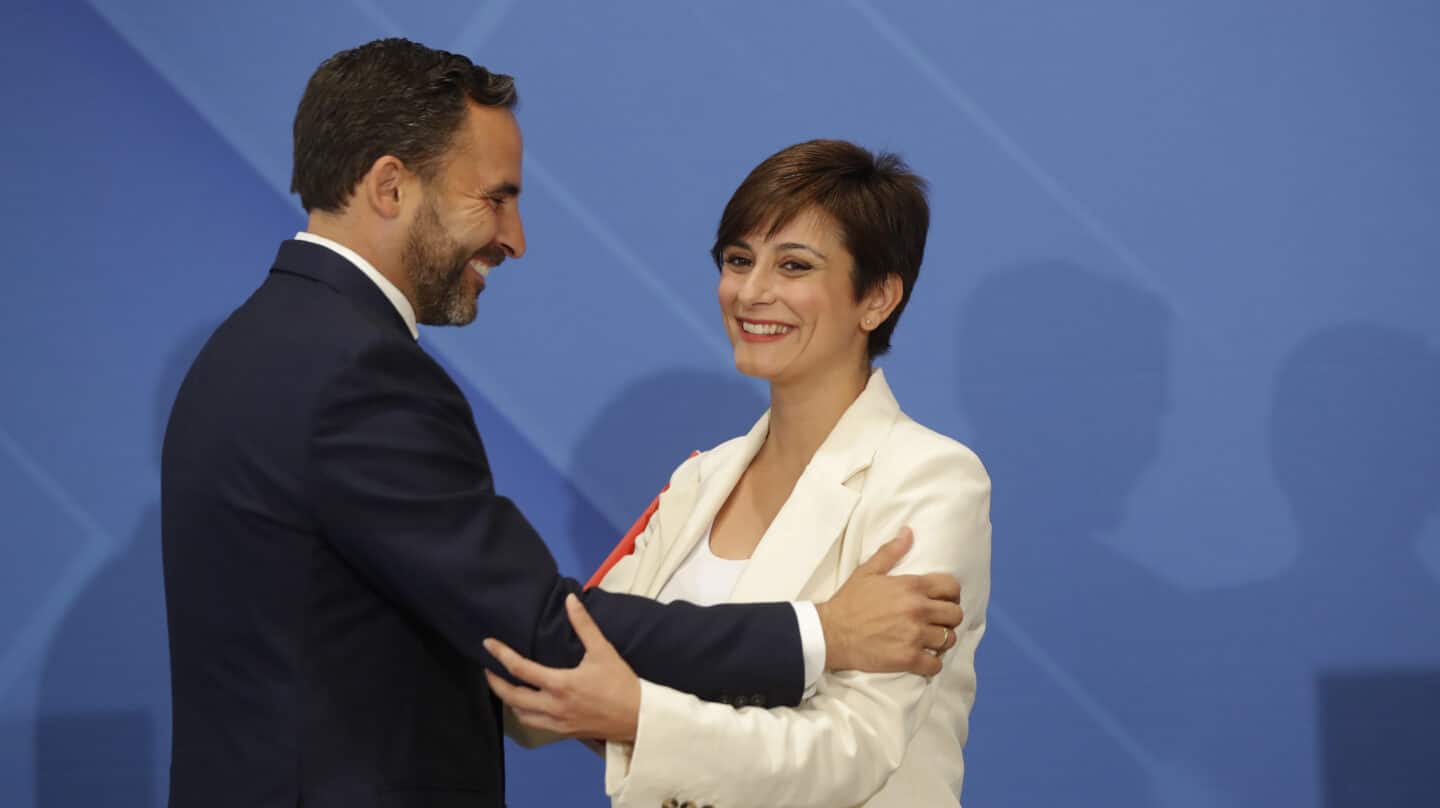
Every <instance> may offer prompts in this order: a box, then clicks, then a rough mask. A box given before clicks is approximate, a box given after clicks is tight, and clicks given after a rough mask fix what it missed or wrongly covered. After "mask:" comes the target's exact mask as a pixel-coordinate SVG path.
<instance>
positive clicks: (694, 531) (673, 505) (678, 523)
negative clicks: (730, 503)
mask: <svg viewBox="0 0 1440 808" xmlns="http://www.w3.org/2000/svg"><path fill="white" fill-rule="evenodd" d="M769 432H770V413H769V411H766V413H765V414H764V415H762V416H760V420H759V421H756V422H755V426H753V427H751V428H750V432H749V433H748V434H746V435H745V437H743V438H742V439H740V440H739V441H737V442H735V443H733V444H731V445H730V446H729V447H726V448H727V449H729V451H716V452H708V453H706V454H704V455H701V456H700V457H699V458H698V461H699V477H698V480H697V481H696V488H695V490H694V492H693V494H691V493H690V492H681V494H682V495H681V496H675V497H664V498H662V500H661V503H660V510H659V511H658V512H657V517H658V518H659V519H660V531H661V534H660V537H659V540H660V546H661V547H663V548H664V553H663V554H662V555H661V557H660V558H661V560H660V564H659V566H657V567H656V568H655V569H654V572H653V574H651V575H649V576H647V577H645V578H644V579H643V580H642V581H637V585H636V586H635V587H634V588H633V589H632V591H634V592H636V593H637V594H641V595H644V596H646V597H650V598H653V597H656V596H658V595H659V594H660V590H661V589H663V588H664V587H665V584H666V582H668V581H669V580H670V576H671V575H673V574H674V573H675V570H676V569H677V568H679V566H680V564H681V563H682V562H683V561H684V560H685V559H686V557H688V556H689V555H690V551H691V550H693V549H695V544H696V542H698V541H700V539H701V538H703V537H705V536H706V535H708V534H709V532H710V525H711V523H712V522H714V521H715V514H717V513H719V512H720V506H722V505H724V504H725V500H726V499H727V498H728V497H729V496H730V492H731V491H733V490H734V489H735V484H736V483H737V482H739V481H740V475H741V474H744V473H745V469H746V468H748V467H749V465H750V461H751V460H752V459H754V457H755V453H756V452H758V451H760V445H761V444H762V443H764V442H765V436H766V435H767V434H769ZM671 491H672V492H674V491H675V488H674V487H672V488H671ZM667 499H668V500H670V501H669V502H667V501H665V500H667Z"/></svg>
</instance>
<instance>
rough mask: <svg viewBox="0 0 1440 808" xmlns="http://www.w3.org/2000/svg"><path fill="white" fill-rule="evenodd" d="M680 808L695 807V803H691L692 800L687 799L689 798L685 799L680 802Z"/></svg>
mask: <svg viewBox="0 0 1440 808" xmlns="http://www.w3.org/2000/svg"><path fill="white" fill-rule="evenodd" d="M680 808H695V803H693V802H691V801H689V800H686V801H684V802H682V803H680Z"/></svg>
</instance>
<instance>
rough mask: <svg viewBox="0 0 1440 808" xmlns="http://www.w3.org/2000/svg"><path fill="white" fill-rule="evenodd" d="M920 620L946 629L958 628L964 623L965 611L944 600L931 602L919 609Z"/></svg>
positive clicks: (957, 605)
mask: <svg viewBox="0 0 1440 808" xmlns="http://www.w3.org/2000/svg"><path fill="white" fill-rule="evenodd" d="M921 615H922V619H923V620H924V621H925V622H927V623H934V624H935V625H937V626H945V627H947V628H958V627H959V626H960V624H961V623H963V622H965V610H964V609H962V608H960V606H959V604H956V603H951V602H949V601H945V600H932V601H928V602H926V604H925V606H924V608H922V609H921Z"/></svg>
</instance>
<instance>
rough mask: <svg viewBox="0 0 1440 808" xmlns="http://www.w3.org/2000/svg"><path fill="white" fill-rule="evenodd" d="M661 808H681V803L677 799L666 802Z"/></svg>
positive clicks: (661, 804)
mask: <svg viewBox="0 0 1440 808" xmlns="http://www.w3.org/2000/svg"><path fill="white" fill-rule="evenodd" d="M660 808H680V801H679V800H675V799H669V800H666V801H664V802H662V803H660Z"/></svg>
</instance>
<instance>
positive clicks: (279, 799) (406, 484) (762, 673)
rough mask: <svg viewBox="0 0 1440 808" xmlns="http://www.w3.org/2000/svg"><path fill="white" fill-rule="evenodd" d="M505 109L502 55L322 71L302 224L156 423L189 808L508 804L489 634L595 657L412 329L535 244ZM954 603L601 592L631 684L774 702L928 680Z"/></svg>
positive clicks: (395, 46) (605, 626)
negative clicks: (867, 682)
mask: <svg viewBox="0 0 1440 808" xmlns="http://www.w3.org/2000/svg"><path fill="white" fill-rule="evenodd" d="M514 103H515V92H514V85H513V82H512V80H511V79H510V78H509V77H508V76H503V75H499V74H493V73H490V72H488V71H486V70H484V69H483V68H479V67H476V66H475V65H473V64H471V63H470V61H469V60H468V59H466V58H464V57H463V56H457V55H454V54H448V53H444V52H440V51H434V50H431V49H428V48H425V47H423V46H420V45H417V44H415V43H410V42H406V41H403V40H383V41H378V42H373V43H370V44H368V45H364V46H361V47H359V48H355V49H353V50H349V51H345V52H342V53H339V54H336V55H335V56H333V57H331V58H330V59H329V60H327V61H326V62H325V63H324V64H322V65H321V66H320V68H319V69H318V70H317V71H316V73H315V75H314V76H313V77H312V78H311V80H310V83H309V85H308V86H307V88H306V91H305V95H304V97H303V99H302V100H301V102H300V107H299V110H298V112H297V114H296V119H295V170H294V182H293V188H294V190H295V191H297V192H299V194H300V198H301V201H302V203H303V204H304V206H305V209H306V210H307V211H308V212H309V213H310V220H309V223H308V225H307V229H306V232H304V233H301V234H298V235H297V236H296V238H295V239H294V240H291V241H287V242H285V243H284V244H283V245H282V246H281V248H280V252H279V255H278V257H277V258H276V260H275V264H274V267H273V269H272V270H271V272H270V275H269V277H268V278H267V279H266V280H265V282H264V284H263V285H262V286H261V287H260V288H259V289H258V290H257V291H256V292H255V293H254V295H252V296H251V298H250V299H249V300H248V301H246V302H245V303H244V304H243V305H242V306H241V307H240V308H239V309H238V310H237V311H236V312H235V313H234V314H233V315H231V316H230V318H229V319H227V320H226V321H225V323H224V324H223V325H221V326H220V328H219V329H218V330H217V331H216V332H215V334H214V335H213V336H212V337H211V339H210V340H209V342H208V343H207V344H206V346H205V348H204V349H203V350H202V351H201V353H200V355H199V356H198V357H197V359H196V360H195V363H194V365H193V366H192V367H191V369H190V372H189V374H188V376H187V377H186V379H185V382H184V384H183V385H182V387H181V389H180V392H179V394H178V396H177V398H176V401H175V406H174V409H173V411H172V414H171V418H170V423H169V427H168V429H167V432H166V437H165V446H164V455H163V472H162V507H163V535H164V562H165V588H166V604H167V611H168V615H169V630H170V651H171V671H172V691H173V700H174V749H173V759H172V766H171V792H170V803H171V805H172V806H174V807H175V808H188V807H189V806H206V807H207V808H223V807H224V806H282V805H283V806H295V805H304V806H318V807H320V808H325V807H326V806H342V805H343V806H347V807H349V808H361V807H363V806H433V807H435V808H447V807H448V806H499V805H503V804H504V785H503V773H504V769H503V760H502V746H501V734H500V720H499V716H498V712H497V702H496V701H495V700H494V699H493V698H492V697H491V695H490V693H489V691H488V689H487V688H486V686H485V683H484V681H483V678H482V677H481V675H480V666H481V665H488V666H490V667H492V668H496V666H495V663H494V660H493V658H491V657H490V656H489V654H488V653H486V651H485V650H484V648H483V646H482V641H483V640H485V639H486V638H487V637H494V638H496V639H499V640H501V641H503V642H504V643H505V644H507V645H509V646H510V647H511V648H514V649H515V650H516V651H518V652H520V653H522V654H524V655H525V656H527V657H530V658H532V659H535V660H537V661H539V662H541V663H543V664H546V665H550V666H556V667H568V666H574V665H576V664H577V663H579V662H580V661H581V659H582V654H583V648H582V646H581V644H580V641H579V640H578V639H577V638H576V635H575V634H574V632H573V631H572V630H571V626H570V623H569V621H567V615H566V608H565V602H566V599H567V595H569V594H571V593H574V592H577V591H578V590H579V587H578V586H577V585H576V583H575V582H574V581H571V580H569V579H567V578H563V577H561V576H560V575H559V574H558V572H557V570H556V566H555V563H554V561H553V559H552V558H551V556H550V554H549V552H548V550H547V549H546V547H545V545H544V543H543V542H542V541H541V540H540V538H539V537H538V536H537V535H536V534H535V532H534V531H533V530H532V528H531V527H530V525H529V524H528V523H527V522H526V520H525V518H524V516H522V515H521V514H520V512H519V511H518V510H517V509H516V508H515V506H514V505H513V504H512V503H511V502H510V501H509V500H507V499H505V498H504V497H501V496H498V495H497V494H496V493H495V491H494V488H493V485H492V483H491V475H490V471H489V467H488V465H487V462H486V459H485V452H484V448H483V447H482V445H481V441H480V435H479V433H478V431H477V429H476V426H475V423H474V419H473V417H472V414H471V411H470V408H469V405H468V404H467V402H466V401H465V398H464V397H463V395H462V394H461V392H460V390H459V389H458V388H457V387H456V385H455V384H454V383H453V382H452V381H451V379H450V378H449V377H448V376H447V375H446V373H445V371H444V370H443V369H442V368H441V367H440V366H439V365H438V364H436V363H435V362H434V361H433V360H432V359H431V358H430V357H429V356H428V355H427V354H426V353H425V352H424V351H423V350H422V349H421V348H420V347H419V346H418V344H417V342H416V337H417V332H416V322H422V323H427V324H434V325H442V324H454V325H461V324H465V323H468V322H470V321H471V320H473V319H474V317H475V304H476V297H477V295H478V294H479V293H480V291H481V290H482V289H483V288H484V285H485V276H486V274H487V273H488V272H489V270H490V269H491V268H493V267H495V266H497V265H499V264H500V263H501V262H502V261H504V260H506V259H507V258H518V257H520V256H521V255H523V253H524V251H525V237H524V232H523V229H522V225H521V221H520V215H519V212H518V210H517V209H516V203H517V200H518V196H519V194H520V164H521V140H520V131H519V128H518V126H517V124H516V122H515V118H514V115H513V112H512V107H513V106H514ZM900 550H903V547H902V548H900ZM895 555H896V557H898V555H899V551H896V552H895ZM957 596H958V589H957V586H956V584H955V582H954V581H953V580H951V579H948V578H944V577H943V576H941V577H928V576H927V577H914V578H912V577H899V576H896V577H888V576H885V575H879V574H870V575H866V576H860V575H857V576H856V577H855V578H853V579H852V580H851V582H850V583H849V584H847V586H846V588H845V589H843V590H842V591H841V592H840V593H839V594H837V596H836V597H835V598H834V599H832V600H831V601H829V602H827V603H823V604H819V605H818V606H817V605H812V604H808V603H795V604H784V603H779V604H760V605H753V606H721V607H713V608H707V609H701V608H698V607H694V606H690V605H688V604H672V605H669V606H663V605H660V604H657V603H654V602H652V601H649V600H645V599H640V598H631V597H626V596H621V595H611V594H608V593H604V592H601V591H598V590H591V591H588V592H585V593H583V595H582V597H583V601H584V604H585V606H587V607H588V609H589V611H590V613H591V615H592V616H593V620H594V622H595V624H597V625H598V626H599V628H600V629H601V630H603V632H604V634H605V635H606V636H607V637H608V638H609V639H610V640H611V642H612V643H613V644H614V646H615V648H616V649H617V650H618V651H619V653H620V656H621V657H623V658H624V660H625V661H627V662H628V663H629V664H630V665H631V666H633V668H634V670H635V671H636V673H638V674H639V675H640V676H641V677H644V678H646V679H650V680H653V681H656V682H659V683H663V684H667V685H670V686H672V687H676V688H679V689H683V690H687V691H690V692H693V693H696V694H697V695H700V696H702V697H704V698H708V699H712V700H730V701H735V700H737V699H738V698H739V697H744V698H745V699H746V700H747V703H765V704H770V705H782V704H795V703H797V702H798V701H799V700H800V699H801V697H802V693H803V692H804V691H805V689H806V688H807V686H808V685H809V684H810V683H813V682H814V680H815V679H816V678H818V676H819V674H820V672H821V671H822V670H823V669H824V668H826V667H829V668H831V669H842V668H861V669H866V670H876V671H882V670H910V671H915V672H921V673H934V672H935V671H936V670H938V666H939V662H938V659H937V658H936V657H934V656H931V655H929V654H925V653H923V651H924V650H925V649H926V648H929V649H933V650H944V649H945V648H947V647H948V646H949V644H950V643H951V642H952V641H953V640H952V639H951V637H952V635H951V633H950V632H949V630H948V628H949V627H952V626H954V625H956V624H958V623H959V622H960V619H961V615H960V612H959V607H958V606H957V605H955V603H953V602H952V601H954V600H955V599H956V598H957ZM572 608H574V607H573V606H572ZM497 669H498V668H497ZM636 698H637V699H638V694H636Z"/></svg>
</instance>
